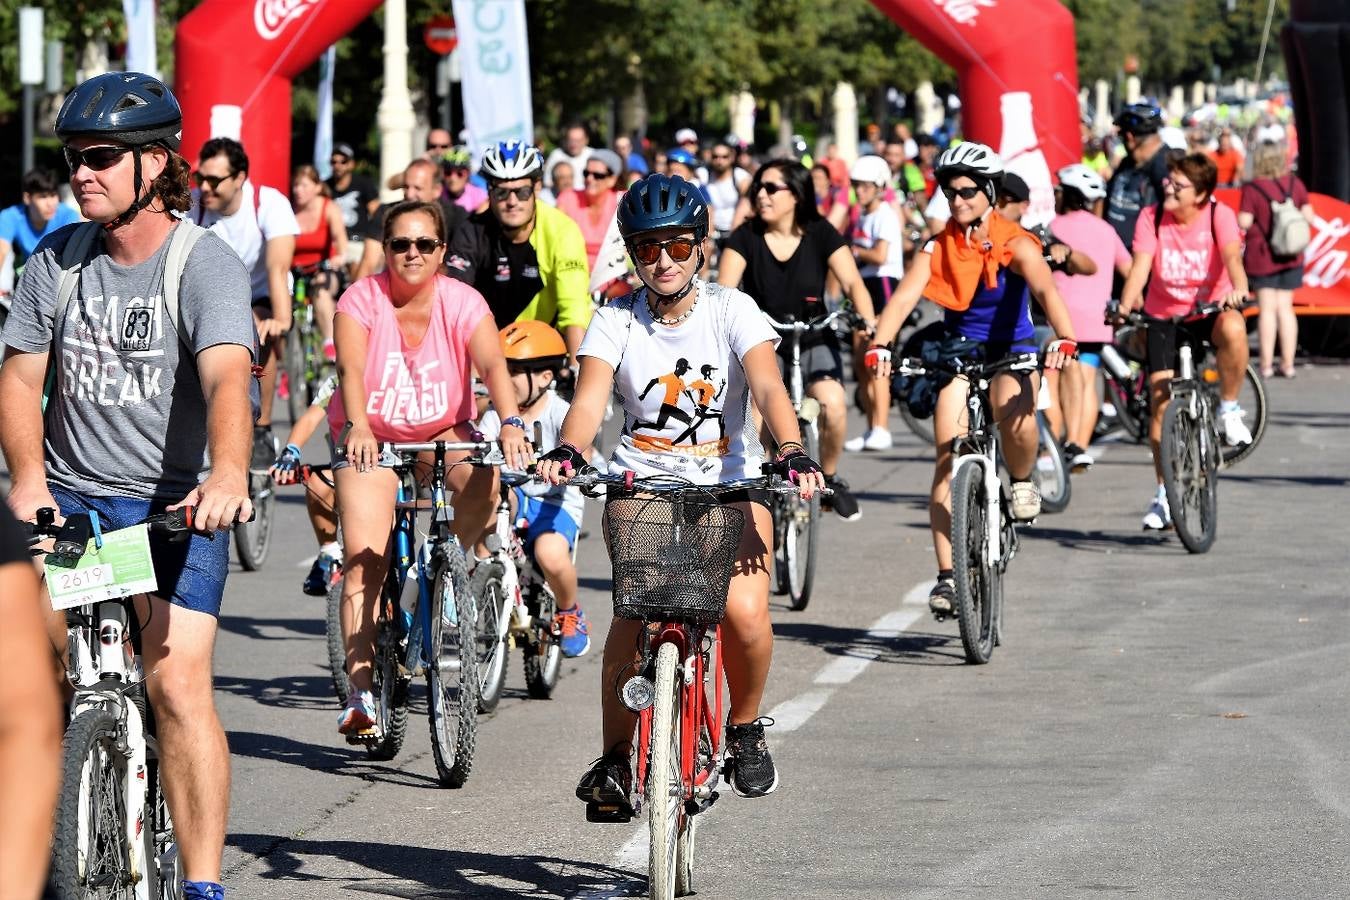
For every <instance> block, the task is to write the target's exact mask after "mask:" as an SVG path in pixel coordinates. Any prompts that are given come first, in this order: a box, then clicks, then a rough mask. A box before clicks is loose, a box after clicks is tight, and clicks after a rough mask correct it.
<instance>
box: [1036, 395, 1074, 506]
mask: <svg viewBox="0 0 1350 900" xmlns="http://www.w3.org/2000/svg"><path fill="white" fill-rule="evenodd" d="M1036 431H1037V432H1038V433H1039V434H1040V439H1041V445H1040V449H1038V450H1037V451H1036V466H1035V468H1034V469H1033V470H1032V472H1033V476H1032V477H1033V478H1034V479H1035V481H1036V486H1037V487H1038V488H1040V489H1041V509H1042V510H1043V511H1044V512H1048V513H1061V512H1064V510H1066V509H1068V508H1069V497H1070V495H1071V494H1072V492H1073V484H1072V482H1071V481H1070V480H1069V465H1068V462H1067V461H1066V460H1065V459H1064V447H1063V446H1062V445H1061V444H1060V442H1059V441H1057V440H1055V436H1054V435H1053V434H1051V433H1050V426H1049V424H1048V423H1047V422H1046V421H1045V416H1043V415H1041V414H1040V413H1036Z"/></svg>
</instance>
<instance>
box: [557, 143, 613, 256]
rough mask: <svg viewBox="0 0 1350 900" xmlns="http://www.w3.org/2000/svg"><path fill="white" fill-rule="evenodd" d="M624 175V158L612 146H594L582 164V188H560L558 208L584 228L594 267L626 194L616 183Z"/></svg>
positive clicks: (588, 250) (587, 249)
mask: <svg viewBox="0 0 1350 900" xmlns="http://www.w3.org/2000/svg"><path fill="white" fill-rule="evenodd" d="M622 176H623V160H621V159H619V154H617V153H615V152H614V151H612V150H604V149H597V150H592V151H591V155H590V156H589V157H587V159H586V163H585V165H584V166H582V168H581V177H582V179H583V181H582V187H581V190H579V191H570V190H559V191H558V199H557V205H558V209H560V210H562V211H563V212H565V213H567V216H568V218H570V219H571V220H572V221H573V222H576V223H577V225H578V226H580V228H581V236H582V237H584V238H585V239H586V264H587V265H588V266H590V268H591V270H592V271H594V270H595V258H596V256H598V255H599V253H600V248H601V246H603V245H604V242H605V233H606V232H608V231H609V226H610V224H611V223H613V221H614V211H615V210H617V209H618V208H619V198H620V197H622V196H623V192H622V191H620V190H619V189H618V188H617V187H616V185H617V184H618V183H619V180H620V178H621V177H622Z"/></svg>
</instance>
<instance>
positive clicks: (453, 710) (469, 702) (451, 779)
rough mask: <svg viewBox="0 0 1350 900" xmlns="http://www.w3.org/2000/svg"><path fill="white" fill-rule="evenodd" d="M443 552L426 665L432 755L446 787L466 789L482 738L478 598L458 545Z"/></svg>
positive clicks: (433, 584) (433, 597)
mask: <svg viewBox="0 0 1350 900" xmlns="http://www.w3.org/2000/svg"><path fill="white" fill-rule="evenodd" d="M441 551H442V552H438V554H437V561H436V576H435V578H433V579H432V582H431V610H430V613H431V615H430V619H431V641H430V646H431V653H430V657H431V658H430V659H428V660H427V667H426V671H427V690H428V691H429V692H430V694H431V697H430V700H429V702H428V703H427V707H428V709H427V712H428V714H429V716H430V720H431V753H432V756H433V757H434V758H435V760H436V777H437V779H438V780H439V781H440V783H441V786H442V787H454V788H457V787H463V786H464V782H465V781H467V780H468V778H469V770H470V769H471V768H472V767H473V751H474V744H475V742H476V740H477V736H478V687H479V681H478V653H477V644H476V641H475V639H474V634H475V623H474V617H475V615H476V612H477V611H476V610H475V608H474V602H473V595H472V594H471V593H470V592H469V576H468V574H467V572H466V571H465V565H464V553H463V551H462V550H460V548H459V547H458V545H455V544H449V545H443V546H442V548H441Z"/></svg>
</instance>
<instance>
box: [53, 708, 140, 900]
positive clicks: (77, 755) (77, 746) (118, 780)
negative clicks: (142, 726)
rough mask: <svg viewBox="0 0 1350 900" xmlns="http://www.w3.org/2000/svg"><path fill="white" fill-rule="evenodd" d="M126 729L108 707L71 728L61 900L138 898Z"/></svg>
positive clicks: (62, 817) (65, 754) (62, 815)
mask: <svg viewBox="0 0 1350 900" xmlns="http://www.w3.org/2000/svg"><path fill="white" fill-rule="evenodd" d="M120 731H121V728H120V727H119V725H118V721H117V718H116V717H115V716H113V715H112V713H110V712H108V711H107V710H105V709H90V710H86V711H85V712H82V713H80V714H79V715H78V716H76V717H75V720H74V721H73V722H71V723H70V726H69V727H68V728H67V729H66V737H65V744H64V747H63V748H62V766H61V768H62V772H61V793H60V795H59V798H58V800H57V806H56V835H55V840H54V841H53V845H52V868H51V875H50V885H51V887H52V889H53V890H54V891H55V893H56V896H57V897H59V898H61V900H86V898H88V897H107V898H114V897H116V898H123V897H124V898H128V900H130V898H132V897H134V896H135V889H136V884H135V881H134V880H133V875H132V861H131V848H130V846H128V844H127V839H126V836H127V806H126V787H127V784H126V782H127V778H128V777H129V772H128V767H129V763H130V759H129V757H128V753H127V750H126V748H125V745H124V744H123V741H122V738H121V736H120V734H119V732H120ZM146 839H147V843H149V835H148V834H147V835H146ZM142 865H145V863H142ZM142 877H144V872H143V873H142Z"/></svg>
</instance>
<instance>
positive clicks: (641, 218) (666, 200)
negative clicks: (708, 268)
mask: <svg viewBox="0 0 1350 900" xmlns="http://www.w3.org/2000/svg"><path fill="white" fill-rule="evenodd" d="M659 228H690V229H693V232H694V239H695V240H697V241H699V242H700V243H701V242H702V241H703V239H704V238H705V237H707V236H708V203H707V201H705V200H704V199H703V194H702V193H700V192H699V189H698V187H697V186H695V185H692V184H690V183H689V182H687V181H685V180H684V179H683V178H681V177H680V176H678V175H662V174H660V173H659V172H658V173H655V174H652V175H648V176H647V177H646V178H642V179H640V180H638V181H636V182H634V183H633V186H632V187H630V188H629V189H628V191H627V192H626V193H625V194H624V195H623V198H622V199H621V200H620V201H619V233H620V234H622V235H623V238H624V241H625V242H631V240H632V238H633V237H634V236H636V235H639V234H642V233H643V232H645V231H656V230H657V229H659Z"/></svg>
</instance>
